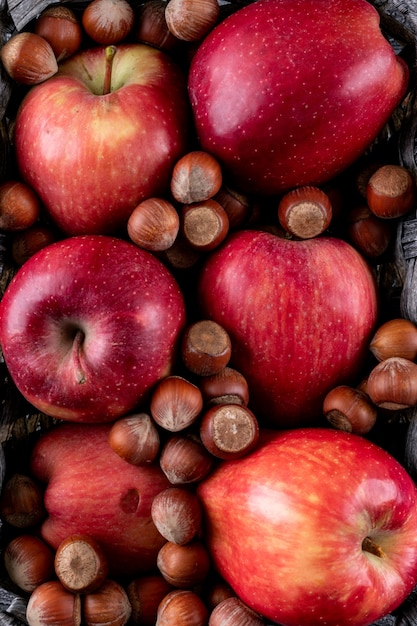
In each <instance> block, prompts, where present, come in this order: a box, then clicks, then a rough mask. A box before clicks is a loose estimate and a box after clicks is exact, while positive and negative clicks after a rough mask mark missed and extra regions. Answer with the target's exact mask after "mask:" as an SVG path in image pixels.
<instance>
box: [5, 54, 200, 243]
mask: <svg viewBox="0 0 417 626" xmlns="http://www.w3.org/2000/svg"><path fill="white" fill-rule="evenodd" d="M105 66H106V52H105V47H100V46H96V47H93V48H90V49H86V50H83V51H81V52H79V53H77V54H76V55H74V56H73V57H71V58H70V59H68V60H67V61H65V62H63V63H62V64H60V69H59V72H58V74H56V75H55V76H54V77H53V80H47V81H45V82H44V83H42V84H40V85H36V86H35V87H34V88H32V89H31V90H30V92H29V93H28V94H27V96H26V98H25V99H24V101H23V102H22V104H21V106H20V108H19V111H18V113H17V117H16V126H15V146H16V157H17V164H18V167H19V170H20V172H21V175H22V176H23V178H24V179H25V180H26V181H27V182H28V183H29V184H30V185H31V186H32V187H33V188H34V189H35V190H36V192H37V193H38V195H39V197H40V198H41V199H42V202H43V204H44V205H45V208H46V210H47V212H48V214H49V215H50V217H51V218H52V220H53V221H54V223H55V224H56V225H57V226H58V227H59V228H60V229H61V230H62V231H63V232H64V233H65V234H67V235H80V234H111V235H112V234H114V232H116V231H121V232H123V229H125V227H126V224H127V221H128V218H129V215H130V213H131V212H132V211H133V209H134V208H135V207H136V205H137V204H139V202H140V201H141V200H143V199H144V198H147V197H151V196H158V195H161V194H163V193H165V192H166V190H167V189H168V188H169V180H170V176H171V170H172V167H173V166H174V164H175V162H176V160H177V159H178V158H179V157H180V156H182V155H183V153H184V152H185V151H186V150H187V145H188V134H189V126H190V123H189V122H190V111H189V103H188V98H187V88H186V78H185V75H184V73H183V72H182V70H181V69H180V67H179V66H178V65H176V64H174V62H173V61H172V60H171V59H170V58H169V57H168V56H167V55H166V54H165V53H163V52H161V51H159V50H157V49H155V48H152V47H150V46H146V45H144V44H124V45H120V46H118V47H117V49H116V54H115V56H114V59H113V67H112V82H111V88H110V92H109V93H107V94H104V95H103V83H104V76H105Z"/></svg>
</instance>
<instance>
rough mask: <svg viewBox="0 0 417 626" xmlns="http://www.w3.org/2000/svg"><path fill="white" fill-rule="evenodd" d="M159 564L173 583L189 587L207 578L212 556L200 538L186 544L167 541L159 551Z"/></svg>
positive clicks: (160, 569)
mask: <svg viewBox="0 0 417 626" xmlns="http://www.w3.org/2000/svg"><path fill="white" fill-rule="evenodd" d="M157 566H158V569H159V571H160V572H161V574H162V576H163V577H164V578H165V580H167V581H168V582H169V583H170V584H171V585H173V586H174V587H178V588H181V589H189V588H191V587H195V586H197V585H200V584H201V583H202V582H203V581H204V580H205V579H206V577H207V575H208V572H209V569H210V557H209V553H208V551H207V548H206V547H205V545H204V543H203V542H202V541H200V540H198V539H193V540H192V541H190V542H189V543H187V544H184V545H179V544H176V543H172V542H171V541H167V542H166V543H165V544H164V545H163V546H162V548H161V549H160V550H159V552H158V556H157Z"/></svg>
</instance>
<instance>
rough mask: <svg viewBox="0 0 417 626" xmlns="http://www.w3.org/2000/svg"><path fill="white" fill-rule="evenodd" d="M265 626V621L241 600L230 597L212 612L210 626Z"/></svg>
mask: <svg viewBox="0 0 417 626" xmlns="http://www.w3.org/2000/svg"><path fill="white" fill-rule="evenodd" d="M235 624H239V626H264V624H265V622H264V619H263V618H262V617H261V616H260V615H259V614H258V613H255V611H253V610H252V609H251V608H250V607H249V606H247V605H246V604H245V603H244V602H242V600H241V599H240V598H237V597H230V598H226V599H225V600H223V601H222V602H220V603H219V604H218V605H217V606H216V607H215V608H214V609H213V611H212V612H211V614H210V619H209V622H208V626H235Z"/></svg>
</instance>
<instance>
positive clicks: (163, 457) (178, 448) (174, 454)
mask: <svg viewBox="0 0 417 626" xmlns="http://www.w3.org/2000/svg"><path fill="white" fill-rule="evenodd" d="M159 464H160V466H161V469H162V471H163V472H164V474H165V476H166V477H167V478H168V480H169V482H170V483H171V484H173V485H184V484H189V483H197V482H199V481H201V480H203V478H205V477H206V476H208V474H209V473H210V472H211V470H212V467H213V464H214V458H213V455H212V454H211V453H210V452H209V451H208V450H207V449H206V448H205V447H204V446H203V444H202V443H201V440H200V439H199V438H197V437H195V436H193V435H188V434H187V435H172V436H171V437H170V438H169V439H168V441H167V442H166V443H165V445H164V446H163V448H162V450H161V454H160V457H159Z"/></svg>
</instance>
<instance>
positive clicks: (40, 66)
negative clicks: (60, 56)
mask: <svg viewBox="0 0 417 626" xmlns="http://www.w3.org/2000/svg"><path fill="white" fill-rule="evenodd" d="M0 60H1V62H2V63H3V67H4V69H5V70H6V72H7V74H8V75H9V76H10V77H11V78H12V79H13V80H15V81H16V82H17V83H20V84H22V85H37V84H38V83H42V82H44V81H45V80H47V79H48V78H51V76H54V74H56V73H57V71H58V63H57V60H56V57H55V54H54V51H53V50H52V47H51V45H50V44H49V43H48V42H47V41H46V39H44V38H43V37H40V36H39V35H37V34H36V33H32V32H20V33H17V34H15V35H13V36H12V37H11V38H10V39H9V40H8V41H7V42H6V43H5V44H4V45H3V47H2V48H1V50H0Z"/></svg>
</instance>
